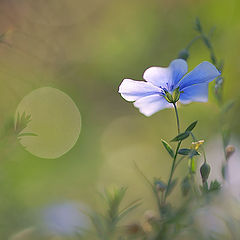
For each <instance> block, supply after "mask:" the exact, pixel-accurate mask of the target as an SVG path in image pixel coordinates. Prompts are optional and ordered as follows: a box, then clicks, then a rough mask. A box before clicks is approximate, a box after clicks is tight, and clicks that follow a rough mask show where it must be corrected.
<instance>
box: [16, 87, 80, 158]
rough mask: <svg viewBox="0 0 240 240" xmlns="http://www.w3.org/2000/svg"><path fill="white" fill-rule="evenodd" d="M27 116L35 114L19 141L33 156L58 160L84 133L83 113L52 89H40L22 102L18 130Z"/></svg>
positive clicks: (65, 97) (59, 92)
mask: <svg viewBox="0 0 240 240" xmlns="http://www.w3.org/2000/svg"><path fill="white" fill-rule="evenodd" d="M24 114H25V117H26V116H28V115H29V116H30V115H31V117H30V119H31V120H30V121H29V123H28V124H27V126H26V127H25V128H24V129H23V130H22V131H21V132H20V134H19V135H18V139H19V141H20V143H21V145H22V146H23V147H24V148H25V149H26V150H27V151H29V152H30V153H32V154H33V155H35V156H37V157H40V158H50V159H54V158H58V157H60V156H62V155H63V154H65V153H67V152H68V151H69V150H70V149H71V148H72V147H73V146H74V145H75V143H76V141H77V139H78V137H79V134H80V131H81V114H80V112H79V110H78V108H77V106H76V104H75V103H74V102H73V100H72V99H71V98H70V97H69V96H68V95H67V94H66V93H64V92H62V91H60V90H58V89H56V88H52V87H43V88H39V89H36V90H34V91H32V92H31V93H29V94H28V95H26V96H25V97H24V98H23V99H22V101H21V102H20V103H19V105H18V107H17V109H16V114H15V127H16V122H17V119H18V118H21V116H24ZM18 121H19V120H18Z"/></svg>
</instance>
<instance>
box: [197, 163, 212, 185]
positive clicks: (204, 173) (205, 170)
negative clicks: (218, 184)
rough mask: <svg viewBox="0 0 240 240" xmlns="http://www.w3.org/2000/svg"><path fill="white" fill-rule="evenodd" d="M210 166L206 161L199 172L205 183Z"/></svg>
mask: <svg viewBox="0 0 240 240" xmlns="http://www.w3.org/2000/svg"><path fill="white" fill-rule="evenodd" d="M210 170H211V167H210V166H209V164H207V163H206V162H205V163H204V164H203V165H202V166H201V168H200V173H201V176H202V181H203V183H205V182H206V181H207V179H208V177H209V174H210Z"/></svg>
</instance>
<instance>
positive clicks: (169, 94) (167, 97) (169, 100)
mask: <svg viewBox="0 0 240 240" xmlns="http://www.w3.org/2000/svg"><path fill="white" fill-rule="evenodd" d="M164 98H165V99H166V100H167V101H168V102H169V103H173V97H172V94H171V93H169V92H168V91H165V96H164Z"/></svg>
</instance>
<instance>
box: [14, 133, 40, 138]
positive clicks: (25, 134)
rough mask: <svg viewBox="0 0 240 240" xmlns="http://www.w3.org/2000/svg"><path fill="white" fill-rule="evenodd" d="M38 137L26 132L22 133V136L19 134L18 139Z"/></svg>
mask: <svg viewBox="0 0 240 240" xmlns="http://www.w3.org/2000/svg"><path fill="white" fill-rule="evenodd" d="M29 136H30V137H36V136H38V135H37V134H36V133H28V132H26V133H20V134H18V137H29Z"/></svg>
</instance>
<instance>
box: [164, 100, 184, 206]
mask: <svg viewBox="0 0 240 240" xmlns="http://www.w3.org/2000/svg"><path fill="white" fill-rule="evenodd" d="M173 106H174V110H175V114H176V119H177V129H178V134H180V123H179V116H178V111H177V106H176V103H173ZM181 143H182V141H179V142H178V145H177V148H176V151H175V154H174V157H173V162H172V167H171V172H170V176H169V179H168V184H167V189H166V192H165V195H164V202H165V201H166V198H167V195H168V192H169V187H170V185H171V182H172V177H173V173H174V170H175V164H176V160H177V155H178V150H179V148H180V146H181Z"/></svg>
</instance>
